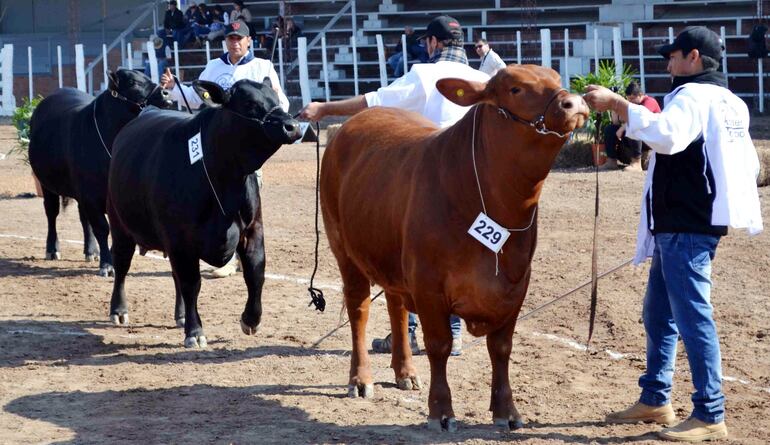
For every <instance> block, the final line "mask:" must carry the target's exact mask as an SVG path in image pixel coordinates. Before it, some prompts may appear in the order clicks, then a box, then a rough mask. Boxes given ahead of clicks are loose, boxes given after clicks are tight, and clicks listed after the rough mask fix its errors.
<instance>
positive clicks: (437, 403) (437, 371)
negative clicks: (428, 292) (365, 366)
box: [418, 297, 457, 432]
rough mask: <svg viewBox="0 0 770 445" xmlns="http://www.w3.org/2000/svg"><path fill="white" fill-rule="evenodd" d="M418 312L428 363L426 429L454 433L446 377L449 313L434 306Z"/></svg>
mask: <svg viewBox="0 0 770 445" xmlns="http://www.w3.org/2000/svg"><path fill="white" fill-rule="evenodd" d="M436 299H437V300H438V299H439V298H438V297H437V298H436ZM418 311H419V312H418V315H419V316H420V325H421V327H422V330H423V338H424V341H425V351H426V352H427V353H428V360H429V361H430V393H429V394H428V428H429V429H431V430H434V431H442V430H446V431H449V432H454V431H457V420H456V419H455V413H454V410H453V409H452V392H451V391H450V389H449V383H448V382H447V378H446V363H447V360H448V359H449V353H450V352H451V351H452V331H451V329H450V328H449V313H448V312H446V311H444V310H441V309H439V308H436V307H431V308H424V307H420V308H418Z"/></svg>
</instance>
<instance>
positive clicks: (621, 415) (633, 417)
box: [604, 402, 676, 426]
mask: <svg viewBox="0 0 770 445" xmlns="http://www.w3.org/2000/svg"><path fill="white" fill-rule="evenodd" d="M604 421H605V422H606V423H637V422H654V423H659V424H661V425H666V426H668V425H673V424H674V422H676V415H675V414H674V409H673V408H671V404H670V403H668V404H666V405H663V406H650V405H645V404H644V403H642V402H636V403H635V404H634V406H632V407H631V408H628V409H624V410H623V411H616V412H614V413H609V414H607V417H605V418H604Z"/></svg>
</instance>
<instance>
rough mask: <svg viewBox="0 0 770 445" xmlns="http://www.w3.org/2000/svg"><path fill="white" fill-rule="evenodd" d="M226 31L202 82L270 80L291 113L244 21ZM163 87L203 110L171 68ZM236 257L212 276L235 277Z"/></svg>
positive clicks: (224, 84) (224, 85)
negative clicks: (221, 49)
mask: <svg viewBox="0 0 770 445" xmlns="http://www.w3.org/2000/svg"><path fill="white" fill-rule="evenodd" d="M224 30H225V41H226V42H227V52H226V53H224V54H222V55H221V56H220V57H217V58H216V59H212V60H209V62H208V63H207V64H206V68H205V69H204V70H203V72H202V73H201V75H200V76H199V77H198V79H200V80H208V81H211V82H216V83H217V84H218V85H219V86H220V87H222V88H223V89H224V90H225V91H227V90H229V89H230V87H231V86H232V85H233V84H234V83H235V82H237V81H239V80H241V79H249V80H253V81H255V82H260V83H261V82H263V81H264V80H265V78H266V77H267V78H269V79H270V83H271V84H272V85H273V89H274V90H275V92H276V93H278V99H279V100H280V103H281V108H283V111H286V112H288V111H289V99H288V98H287V97H286V94H284V92H283V89H282V88H281V83H280V81H279V80H278V74H276V72H275V68H273V64H272V63H271V62H270V61H269V60H265V59H259V58H256V57H254V56H253V55H252V54H251V51H249V46H251V37H250V36H249V26H248V25H247V24H246V23H245V22H243V21H241V20H236V21H234V22H231V23H230V24H228V25H226V26H225V28H224ZM160 84H161V86H162V87H163V88H166V89H168V90H169V92H170V94H171V97H172V98H173V99H174V100H176V101H177V102H179V103H184V99H183V98H182V91H184V98H186V99H187V102H188V103H189V104H190V107H192V108H199V107H200V106H201V105H202V104H203V99H202V98H201V97H200V96H198V95H197V94H196V93H195V90H193V88H192V87H189V86H187V85H178V84H177V83H176V82H175V81H174V77H173V76H172V75H171V70H170V69H166V72H165V73H163V75H162V76H161V77H160ZM257 177H258V180H259V184H260V187H261V186H262V172H261V171H257ZM236 258H237V255H233V258H232V259H231V260H230V262H228V264H226V265H225V266H223V267H221V268H219V269H215V270H214V271H213V272H211V277H212V278H224V277H227V276H230V275H232V274H234V273H235V272H236V264H237V260H236Z"/></svg>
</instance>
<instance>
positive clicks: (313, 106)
mask: <svg viewBox="0 0 770 445" xmlns="http://www.w3.org/2000/svg"><path fill="white" fill-rule="evenodd" d="M324 105H326V104H325V103H322V102H310V103H309V104H307V105H305V108H303V109H301V110H300V112H299V117H300V118H301V119H306V120H309V121H311V122H318V121H320V120H321V119H323V118H324V116H326V113H324Z"/></svg>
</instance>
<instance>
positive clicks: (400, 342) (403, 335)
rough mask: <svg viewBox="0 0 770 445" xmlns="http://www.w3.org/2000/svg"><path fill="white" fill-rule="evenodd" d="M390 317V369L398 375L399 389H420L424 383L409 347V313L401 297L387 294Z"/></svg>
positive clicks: (397, 383)
mask: <svg viewBox="0 0 770 445" xmlns="http://www.w3.org/2000/svg"><path fill="white" fill-rule="evenodd" d="M385 297H386V298H387V300H388V315H389V316H390V332H391V337H390V338H391V345H392V352H391V360H390V367H391V368H393V371H394V372H395V373H396V385H398V388H399V389H404V390H411V389H420V388H421V387H422V383H421V382H420V377H418V376H417V369H416V368H415V367H414V363H413V362H412V348H411V347H410V345H409V335H408V328H407V311H406V308H404V303H403V300H402V298H401V296H399V295H391V294H389V293H387V292H386V293H385Z"/></svg>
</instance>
